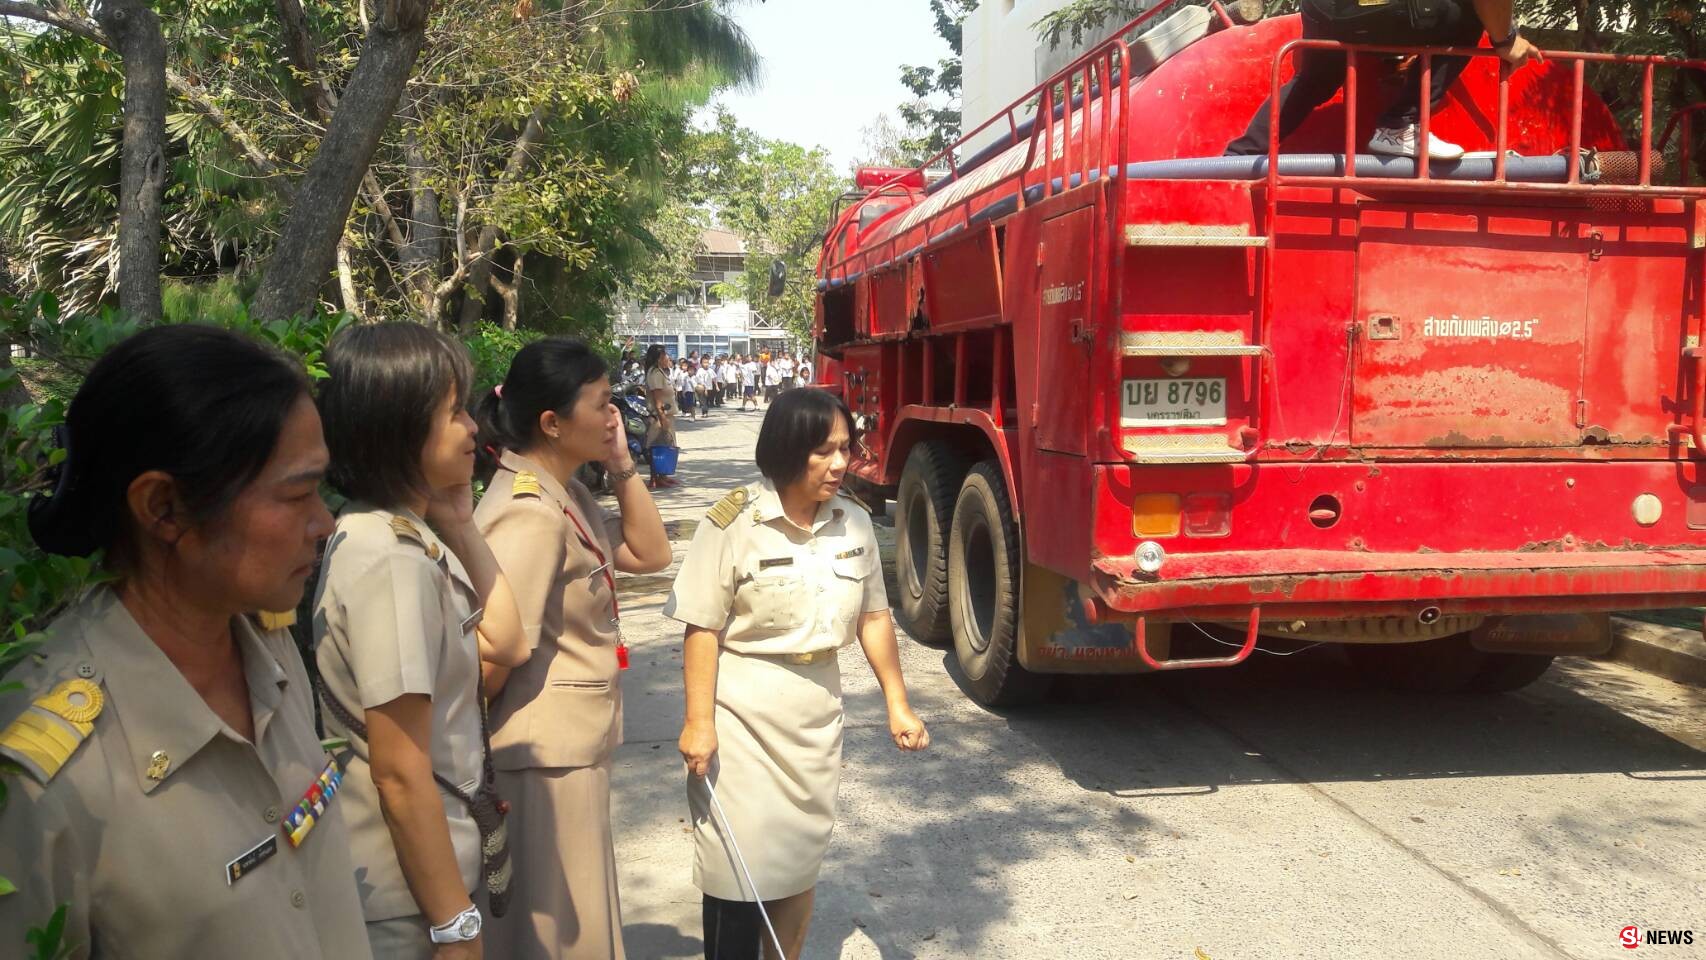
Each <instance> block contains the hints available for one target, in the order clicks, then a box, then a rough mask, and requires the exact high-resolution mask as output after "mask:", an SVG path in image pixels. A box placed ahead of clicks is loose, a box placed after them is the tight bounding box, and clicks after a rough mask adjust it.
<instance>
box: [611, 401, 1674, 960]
mask: <svg viewBox="0 0 1706 960" xmlns="http://www.w3.org/2000/svg"><path fill="white" fill-rule="evenodd" d="M761 419H762V414H761V413H755V412H750V411H748V412H744V413H743V412H735V411H732V410H727V409H725V410H723V411H718V412H717V413H715V414H714V415H713V416H712V417H711V418H710V419H708V420H706V421H703V422H700V423H692V422H684V423H682V424H681V425H680V429H679V434H680V439H681V445H682V448H683V450H682V455H681V465H680V468H679V474H678V476H679V478H680V479H681V480H682V481H683V486H682V487H680V488H679V489H676V490H672V491H668V492H665V493H662V494H660V495H659V497H658V499H659V504H660V506H661V507H662V509H663V512H664V517H665V519H666V520H667V521H670V522H671V532H672V538H673V539H675V540H676V554H677V559H678V560H679V557H680V555H681V552H682V551H683V550H685V548H686V545H687V541H688V540H689V539H690V538H691V535H692V530H693V527H694V525H695V524H696V522H697V521H698V520H699V519H700V518H701V517H703V515H704V513H705V510H706V509H707V508H708V507H709V506H710V505H711V504H713V503H715V502H716V501H717V500H718V499H719V498H721V496H722V495H723V493H724V492H726V491H727V490H728V489H730V488H732V487H734V486H737V485H740V484H743V483H746V482H749V481H751V480H753V479H756V478H757V470H756V468H755V467H754V466H753V465H752V447H753V443H754V441H755V440H756V438H757V436H758V428H759V424H760V422H761ZM879 529H882V528H879ZM673 575H674V573H673V568H672V570H671V571H670V572H668V573H666V574H660V575H657V576H649V577H626V578H623V579H622V581H621V589H622V594H623V598H624V599H623V628H624V633H625V635H626V638H627V642H628V644H629V646H630V648H631V650H632V663H633V666H632V668H631V669H630V670H628V671H627V672H626V673H625V674H624V675H623V684H624V689H625V694H626V742H625V743H624V745H623V746H622V747H621V748H620V750H619V751H618V753H617V758H616V766H615V795H614V800H613V806H614V816H615V821H616V834H617V836H616V853H617V861H618V867H619V870H620V872H621V890H622V900H623V914H624V921H625V939H626V943H627V950H628V956H629V957H630V958H635V960H650V958H671V957H696V956H700V955H701V951H702V948H701V945H700V941H699V916H700V913H699V903H700V901H699V893H698V891H697V890H696V889H694V887H693V885H692V879H691V867H692V845H691V837H690V836H689V832H688V826H687V801H686V789H687V787H686V779H685V776H684V774H683V771H682V766H681V760H680V756H679V754H677V752H676V749H675V741H676V736H677V734H678V733H679V732H680V724H681V718H682V695H681V631H680V628H679V626H678V625H676V624H674V623H673V622H671V621H667V620H665V619H664V618H663V617H662V616H661V615H660V613H659V611H660V609H661V607H662V605H663V601H664V599H665V597H667V595H668V592H669V587H670V583H671V581H672V579H673ZM889 577H890V584H891V587H890V590H891V593H892V592H893V586H892V584H893V574H892V569H891V570H890V571H889ZM901 653H902V660H903V664H904V667H905V671H906V676H907V681H908V687H909V689H910V690H911V692H912V702H913V706H914V707H915V709H916V710H917V711H918V713H919V715H920V716H922V717H923V718H924V720H925V721H926V723H928V724H929V725H930V729H931V735H932V738H933V741H934V742H933V744H932V746H931V748H930V750H929V751H928V752H926V753H924V754H921V755H920V754H910V755H909V754H902V753H900V752H899V751H897V750H896V749H895V748H894V746H893V745H892V743H891V742H890V740H889V738H888V731H887V725H886V721H885V718H884V714H883V704H882V698H881V696H880V694H879V692H878V690H877V686H876V683H875V681H874V680H873V679H872V677H871V673H870V669H869V667H868V666H867V665H866V664H865V662H864V658H863V656H862V654H861V653H860V652H859V649H858V647H857V646H852V647H849V648H847V649H846V650H845V651H844V652H843V655H842V660H841V667H842V671H843V678H844V686H845V699H846V705H847V713H848V718H847V720H848V722H847V730H846V743H845V752H844V767H843V771H842V786H841V801H840V819H839V825H838V827H837V829H836V834H835V839H834V842H833V844H832V846H831V848H830V852H829V857H828V859H827V861H826V862H825V864H824V870H823V874H822V880H821V882H820V885H819V887H818V898H817V911H816V914H815V917H814V921H813V925H812V931H811V936H810V939H809V941H808V944H807V947H806V951H805V956H806V957H807V958H810V960H827V958H883V960H903V958H921V960H922V958H972V957H975V958H1053V957H1061V958H1081V957H1082V958H1103V957H1106V958H1121V960H1134V958H1135V960H1148V958H1157V960H1160V958H1179V960H1240V958H1244V960H1255V958H1318V957H1319V958H1328V957H1330V958H1334V960H1352V958H1364V957H1366V958H1381V960H1388V958H1417V960H1427V958H1459V957H1477V958H1597V957H1620V956H1628V955H1629V951H1628V950H1627V949H1625V948H1624V947H1622V946H1620V944H1619V933H1620V931H1621V930H1622V929H1623V928H1624V927H1626V926H1629V925H1635V926H1637V927H1638V928H1639V929H1640V931H1641V936H1642V937H1644V936H1645V932H1646V931H1647V930H1649V929H1657V930H1678V931H1681V930H1690V931H1692V934H1693V944H1692V945H1644V946H1641V947H1639V948H1638V949H1639V951H1640V952H1639V953H1638V954H1636V955H1637V956H1650V957H1706V896H1703V894H1706V783H1703V782H1702V781H1703V780H1706V709H1703V708H1706V690H1702V689H1701V688H1699V687H1693V686H1687V685H1682V684H1678V683H1675V682H1672V681H1670V680H1666V679H1661V678H1659V677H1655V676H1652V675H1649V674H1646V673H1643V672H1640V671H1638V670H1636V669H1634V668H1631V667H1629V666H1625V665H1622V664H1618V663H1611V662H1591V661H1584V660H1569V661H1559V665H1558V666H1555V667H1554V668H1553V669H1552V671H1551V672H1550V673H1548V675H1547V676H1546V678H1545V679H1543V680H1542V681H1541V682H1540V683H1538V684H1536V685H1534V686H1532V687H1530V688H1528V689H1527V690H1524V691H1521V692H1519V693H1515V694H1511V695H1506V696H1502V697H1493V698H1479V699H1475V698H1459V697H1422V696H1407V695H1398V694H1392V693H1385V692H1376V691H1372V690H1369V689H1367V688H1365V687H1364V686H1362V685H1360V684H1359V683H1358V682H1357V681H1356V680H1355V678H1354V677H1353V676H1352V675H1351V673H1350V671H1349V669H1348V668H1347V667H1346V666H1345V664H1344V663H1343V661H1342V660H1341V659H1340V658H1339V656H1338V654H1337V653H1336V651H1334V650H1333V649H1332V648H1331V647H1320V648H1316V649H1313V650H1310V651H1307V652H1304V653H1300V654H1298V655H1296V656H1290V657H1283V658H1282V657H1272V656H1269V657H1260V656H1259V657H1257V658H1255V660H1253V661H1252V662H1251V663H1249V664H1246V665H1245V666H1243V667H1240V668H1237V669H1233V670H1213V671H1192V672H1188V673H1185V674H1175V675H1167V676H1158V677H1134V678H1122V679H1121V680H1118V681H1115V682H1112V683H1106V684H1093V685H1092V684H1074V685H1072V686H1071V687H1070V688H1069V689H1068V690H1066V691H1064V692H1063V693H1062V695H1060V696H1058V697H1057V698H1056V699H1055V700H1054V701H1053V702H1050V703H1046V704H1043V705H1040V706H1036V707H1030V708H1026V709H1024V710H1016V711H1009V712H995V711H990V710H986V709H984V708H981V707H979V706H977V705H976V704H974V703H973V702H972V701H971V700H970V699H969V698H967V697H966V696H965V695H964V694H963V693H962V692H961V691H960V689H959V687H958V686H957V685H956V684H955V682H954V680H953V678H952V676H951V674H950V672H949V671H948V669H947V656H949V654H948V653H946V652H945V651H941V650H936V649H932V648H929V647H925V646H923V645H921V644H918V643H916V642H914V641H912V640H911V639H910V638H907V637H905V636H904V635H903V636H902V638H901ZM738 789H739V785H738V784H734V783H729V784H726V785H724V786H722V788H721V790H722V792H724V793H727V792H730V791H733V790H738ZM741 839H742V842H743V843H747V844H756V843H762V842H763V838H762V837H761V836H760V837H752V838H741Z"/></svg>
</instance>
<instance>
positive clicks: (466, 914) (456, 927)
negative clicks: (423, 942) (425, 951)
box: [428, 905, 480, 943]
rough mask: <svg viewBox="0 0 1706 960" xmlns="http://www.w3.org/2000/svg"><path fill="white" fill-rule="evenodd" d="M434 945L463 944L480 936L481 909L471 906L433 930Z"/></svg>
mask: <svg viewBox="0 0 1706 960" xmlns="http://www.w3.org/2000/svg"><path fill="white" fill-rule="evenodd" d="M428 933H430V934H431V935H432V942H433V943H463V942H466V941H468V940H472V939H474V938H475V937H478V936H479V935H480V908H479V907H476V906H473V905H470V906H469V907H468V909H466V910H464V911H462V912H461V913H459V914H457V915H456V916H454V917H451V918H450V919H449V920H446V921H445V922H443V923H441V924H439V925H438V926H436V927H433V928H431V929H430V930H429V931H428Z"/></svg>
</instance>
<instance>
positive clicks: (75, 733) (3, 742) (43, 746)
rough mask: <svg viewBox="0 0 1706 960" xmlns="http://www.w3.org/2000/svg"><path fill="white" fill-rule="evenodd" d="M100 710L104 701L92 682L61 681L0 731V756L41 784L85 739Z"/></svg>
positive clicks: (76, 678)
mask: <svg viewBox="0 0 1706 960" xmlns="http://www.w3.org/2000/svg"><path fill="white" fill-rule="evenodd" d="M104 706H106V697H105V696H103V695H102V693H101V685H100V684H98V683H96V682H95V681H94V680H86V679H84V678H82V677H72V678H71V679H69V680H62V681H60V682H59V684H58V686H55V687H54V688H53V689H52V690H49V691H48V692H47V693H46V694H45V695H43V696H40V697H37V698H36V699H35V702H34V703H31V704H30V706H29V709H27V710H25V711H24V712H23V714H22V715H21V716H19V717H18V719H16V720H13V721H12V723H11V725H9V726H8V727H6V729H5V730H0V756H4V757H6V758H7V759H9V760H12V761H14V762H16V763H17V764H18V765H19V766H21V767H23V768H24V769H25V770H26V771H28V772H29V774H30V775H31V776H33V777H35V778H36V780H38V781H40V782H41V783H44V784H45V783H47V782H48V781H49V780H52V779H53V778H54V776H55V775H56V774H58V773H59V770H60V768H61V767H63V766H65V763H66V761H68V760H70V759H71V755H72V754H73V753H76V752H77V748H78V747H80V746H82V745H83V741H84V740H86V739H88V737H89V734H90V733H92V732H93V731H94V729H95V718H96V717H98V716H100V715H101V708H102V707H104Z"/></svg>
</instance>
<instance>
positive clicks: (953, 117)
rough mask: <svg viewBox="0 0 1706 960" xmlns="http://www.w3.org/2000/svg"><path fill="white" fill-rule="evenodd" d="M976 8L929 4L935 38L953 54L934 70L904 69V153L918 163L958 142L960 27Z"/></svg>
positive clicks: (969, 2)
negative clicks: (933, 19) (908, 96)
mask: <svg viewBox="0 0 1706 960" xmlns="http://www.w3.org/2000/svg"><path fill="white" fill-rule="evenodd" d="M976 8H977V0H930V12H931V14H932V15H933V16H934V18H935V26H936V35H937V36H939V37H941V38H942V40H943V41H944V42H946V43H947V44H948V48H949V49H950V50H951V51H953V52H952V55H951V56H947V57H944V58H942V59H941V60H939V61H937V63H936V65H935V66H934V67H929V66H916V67H913V66H903V67H901V68H900V83H901V86H904V87H905V88H906V89H907V91H908V92H910V93H911V94H912V96H913V97H914V99H913V100H910V101H908V102H906V103H903V104H901V105H900V117H901V120H902V121H903V122H904V123H905V124H906V127H907V132H906V136H905V137H903V138H902V139H901V146H902V148H903V151H904V152H905V153H906V154H908V155H910V156H916V157H917V158H918V160H919V161H920V162H922V161H924V160H928V159H929V158H930V157H932V156H934V155H936V154H938V153H940V152H942V151H943V150H946V149H947V148H948V147H949V145H951V144H952V143H953V142H954V141H956V140H958V139H959V138H960V87H961V81H962V79H963V77H962V66H961V54H962V53H963V52H964V51H963V34H962V25H963V24H964V23H965V19H966V15H967V14H969V13H971V12H972V10H974V9H976Z"/></svg>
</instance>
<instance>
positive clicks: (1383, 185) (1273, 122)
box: [1252, 39, 1706, 456]
mask: <svg viewBox="0 0 1706 960" xmlns="http://www.w3.org/2000/svg"><path fill="white" fill-rule="evenodd" d="M1299 50H1338V51H1342V52H1343V53H1344V54H1345V86H1344V98H1345V110H1344V113H1345V137H1344V144H1345V147H1344V150H1345V154H1344V156H1345V160H1344V173H1343V175H1341V176H1337V177H1323V176H1284V175H1281V174H1280V172H1279V157H1280V149H1279V146H1280V143H1279V140H1280V138H1279V109H1278V103H1279V91H1280V67H1281V65H1282V64H1284V63H1285V62H1286V59H1287V58H1288V57H1290V56H1291V55H1292V54H1293V53H1295V52H1296V51H1299ZM1363 53H1377V54H1398V55H1401V56H1413V57H1419V58H1420V61H1419V63H1418V64H1417V69H1419V70H1420V71H1421V83H1420V85H1419V89H1420V91H1421V104H1420V114H1419V116H1418V118H1417V120H1418V122H1417V128H1418V129H1417V132H1416V143H1417V156H1416V174H1415V176H1414V177H1411V178H1401V179H1388V178H1381V179H1380V180H1378V181H1377V182H1378V184H1379V189H1380V190H1383V191H1400V192H1402V191H1429V192H1439V191H1474V192H1477V193H1489V192H1499V193H1528V194H1551V195H1556V196H1607V195H1610V196H1636V197H1673V198H1688V199H1696V200H1698V199H1700V198H1706V187H1693V186H1689V185H1688V183H1689V179H1690V176H1689V169H1688V168H1689V159H1690V157H1689V151H1690V149H1691V147H1692V140H1691V136H1690V135H1691V133H1692V130H1691V128H1690V124H1689V121H1690V118H1691V117H1692V115H1693V113H1694V112H1696V111H1698V110H1701V109H1706V103H1696V104H1691V105H1689V106H1687V107H1683V108H1682V109H1680V110H1678V111H1677V112H1676V113H1674V114H1673V115H1672V116H1671V119H1670V121H1669V123H1668V124H1667V125H1666V128H1665V132H1664V136H1663V137H1662V138H1661V139H1660V141H1659V143H1660V148H1661V149H1663V148H1664V147H1665V146H1666V145H1668V143H1669V141H1670V134H1671V130H1672V129H1673V128H1675V127H1676V126H1677V125H1678V124H1679V123H1680V124H1681V126H1682V142H1681V146H1680V148H1679V153H1680V158H1679V159H1680V162H1679V164H1678V167H1679V171H1680V174H1679V182H1678V183H1676V184H1665V185H1660V184H1654V183H1653V165H1652V155H1653V76H1654V71H1655V69H1656V68H1658V67H1667V68H1671V69H1676V70H1685V69H1687V70H1706V61H1702V60H1676V59H1669V58H1666V57H1655V56H1646V55H1634V54H1615V53H1589V52H1584V51H1575V50H1546V51H1542V53H1543V55H1544V56H1545V57H1546V58H1547V59H1549V60H1558V61H1563V62H1567V63H1570V64H1571V97H1570V145H1569V148H1568V153H1567V156H1566V161H1565V171H1566V174H1565V180H1564V182H1563V183H1529V182H1513V181H1510V180H1508V179H1506V176H1505V174H1506V163H1505V161H1506V152H1507V149H1508V147H1509V144H1510V129H1509V123H1510V80H1511V73H1512V68H1511V65H1510V64H1509V63H1505V62H1502V61H1501V62H1500V64H1499V109H1498V125H1497V128H1496V130H1495V133H1494V139H1493V148H1494V154H1493V179H1492V180H1438V179H1434V178H1433V177H1432V176H1430V164H1429V157H1428V151H1427V143H1428V134H1429V132H1430V128H1431V124H1432V120H1433V106H1432V104H1431V103H1430V102H1429V100H1430V98H1429V96H1428V90H1429V81H1430V80H1431V79H1432V73H1433V60H1434V58H1435V57H1441V56H1452V57H1468V58H1475V57H1497V56H1498V55H1499V53H1498V51H1496V50H1491V49H1487V48H1484V47H1476V48H1470V49H1466V48H1438V47H1384V46H1363V45H1356V44H1346V43H1339V42H1337V41H1333V40H1309V39H1299V40H1293V41H1291V42H1290V43H1287V44H1286V45H1285V46H1283V47H1281V48H1280V49H1279V52H1278V53H1276V54H1275V55H1274V61H1273V67H1272V70H1271V72H1270V75H1269V98H1270V99H1269V103H1270V104H1272V106H1271V107H1270V109H1269V111H1268V169H1267V190H1266V197H1265V199H1266V221H1265V223H1264V229H1265V230H1266V239H1267V244H1266V246H1265V247H1264V249H1263V257H1262V283H1261V287H1260V290H1261V295H1260V297H1261V298H1260V300H1259V302H1258V303H1257V309H1256V317H1255V324H1254V326H1255V329H1254V330H1253V331H1252V333H1253V336H1254V337H1255V338H1256V339H1255V342H1256V343H1264V342H1265V335H1266V332H1267V331H1266V324H1267V318H1268V309H1269V305H1270V304H1271V303H1272V302H1273V286H1274V270H1273V259H1274V258H1273V254H1274V247H1275V243H1276V236H1277V228H1276V223H1277V220H1278V215H1279V188H1280V187H1282V186H1327V187H1346V186H1355V185H1356V183H1357V181H1358V180H1359V179H1362V180H1367V179H1368V178H1358V177H1357V174H1356V166H1357V164H1356V157H1357V152H1358V151H1357V146H1358V143H1357V136H1356V116H1357V109H1356V96H1357V91H1356V58H1357V55H1358V54H1363ZM1589 63H1614V64H1621V65H1627V66H1639V67H1640V68H1641V138H1640V141H1641V142H1640V144H1639V146H1638V148H1637V149H1638V160H1637V162H1638V166H1637V171H1636V181H1637V182H1636V183H1632V184H1613V183H1584V182H1582V179H1581V158H1582V150H1581V146H1582V97H1583V92H1584V79H1585V71H1586V68H1587V65H1588V64H1589ZM1697 322H1698V323H1699V324H1700V325H1701V326H1703V327H1706V317H1701V318H1697ZM1686 323H1687V321H1686V319H1685V321H1684V324H1685V326H1686ZM1702 334H1706V330H1701V329H1697V330H1696V333H1695V337H1696V343H1697V346H1694V347H1688V348H1686V349H1684V350H1683V351H1682V356H1683V360H1684V362H1686V363H1691V364H1693V374H1694V376H1693V379H1692V383H1693V394H1694V396H1693V406H1692V409H1691V411H1690V412H1691V414H1692V416H1691V420H1692V422H1691V423H1689V424H1686V425H1685V424H1672V425H1671V427H1670V433H1671V436H1672V437H1679V436H1682V435H1687V436H1688V437H1689V438H1690V439H1691V440H1692V441H1693V443H1694V450H1695V454H1696V455H1697V456H1699V455H1703V454H1706V353H1703V351H1702V349H1701V347H1700V346H1699V345H1698V344H1700V343H1701V342H1702V340H1701V337H1702ZM1263 396H1265V391H1262V392H1259V393H1258V397H1263ZM1263 412H1264V411H1263V408H1262V402H1261V400H1258V407H1257V415H1258V422H1260V420H1259V418H1260V417H1261V415H1262V414H1263Z"/></svg>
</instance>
